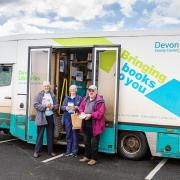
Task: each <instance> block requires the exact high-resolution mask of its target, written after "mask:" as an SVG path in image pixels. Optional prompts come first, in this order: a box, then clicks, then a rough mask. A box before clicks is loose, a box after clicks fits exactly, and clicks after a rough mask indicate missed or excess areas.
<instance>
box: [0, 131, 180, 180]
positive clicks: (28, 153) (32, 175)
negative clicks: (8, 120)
mask: <svg viewBox="0 0 180 180" xmlns="http://www.w3.org/2000/svg"><path fill="white" fill-rule="evenodd" d="M65 148H66V147H65V146H62V145H61V146H60V145H58V146H55V151H56V153H57V156H56V157H53V158H52V157H50V156H49V155H47V150H46V147H44V148H43V152H42V154H41V156H40V157H39V158H33V156H32V155H33V149H34V145H32V144H28V143H26V142H23V141H21V140H18V139H14V138H13V137H11V136H9V135H2V134H1V135H0V150H1V153H0V179H2V180H11V179H13V180H46V179H48V180H49V179H53V180H61V179H62V180H71V179H73V180H76V179H77V180H111V179H113V180H115V179H121V180H143V179H153V180H161V179H163V180H166V179H167V180H176V179H177V180H179V179H180V171H179V168H180V160H178V159H164V158H154V157H153V158H152V157H147V158H145V159H143V160H141V161H131V160H125V159H121V158H120V157H118V156H117V155H111V154H105V153H99V159H98V163H97V164H96V165H94V166H89V165H87V164H86V163H81V162H79V159H80V158H81V157H82V156H83V151H84V149H83V148H82V149H80V152H79V156H78V157H65V156H63V153H64V152H65Z"/></svg>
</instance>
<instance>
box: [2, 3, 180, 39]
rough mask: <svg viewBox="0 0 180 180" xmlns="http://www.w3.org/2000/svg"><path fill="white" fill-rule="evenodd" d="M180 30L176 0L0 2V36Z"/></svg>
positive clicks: (178, 5)
mask: <svg viewBox="0 0 180 180" xmlns="http://www.w3.org/2000/svg"><path fill="white" fill-rule="evenodd" d="M170 28H173V29H175V28H180V0H0V36H4V35H12V34H32V33H36V34H37V33H66V32H97V31H98V32H99V31H126V30H139V29H140V30H143V29H170Z"/></svg>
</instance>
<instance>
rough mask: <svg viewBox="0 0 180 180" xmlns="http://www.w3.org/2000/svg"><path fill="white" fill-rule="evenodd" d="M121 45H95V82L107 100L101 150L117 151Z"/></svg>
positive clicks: (99, 92)
mask: <svg viewBox="0 0 180 180" xmlns="http://www.w3.org/2000/svg"><path fill="white" fill-rule="evenodd" d="M120 50H121V46H120V45H112V46H95V47H94V50H93V56H94V61H93V62H94V66H93V67H94V70H93V84H96V85H97V87H98V94H100V95H102V96H103V98H104V100H105V105H106V113H105V121H106V128H105V131H104V132H103V134H102V135H101V137H100V143H99V151H101V152H108V153H116V150H117V135H118V128H117V127H118V108H119V72H120Z"/></svg>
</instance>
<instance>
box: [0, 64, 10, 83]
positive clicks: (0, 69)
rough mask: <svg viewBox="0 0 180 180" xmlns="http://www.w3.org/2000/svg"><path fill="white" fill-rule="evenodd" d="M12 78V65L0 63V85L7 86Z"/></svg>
mask: <svg viewBox="0 0 180 180" xmlns="http://www.w3.org/2000/svg"><path fill="white" fill-rule="evenodd" d="M11 78H12V66H5V65H0V86H9V85H10V84H11Z"/></svg>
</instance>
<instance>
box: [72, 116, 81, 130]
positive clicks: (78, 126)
mask: <svg viewBox="0 0 180 180" xmlns="http://www.w3.org/2000/svg"><path fill="white" fill-rule="evenodd" d="M71 120H72V126H73V129H81V125H82V119H80V118H79V115H78V114H77V113H74V114H71Z"/></svg>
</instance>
